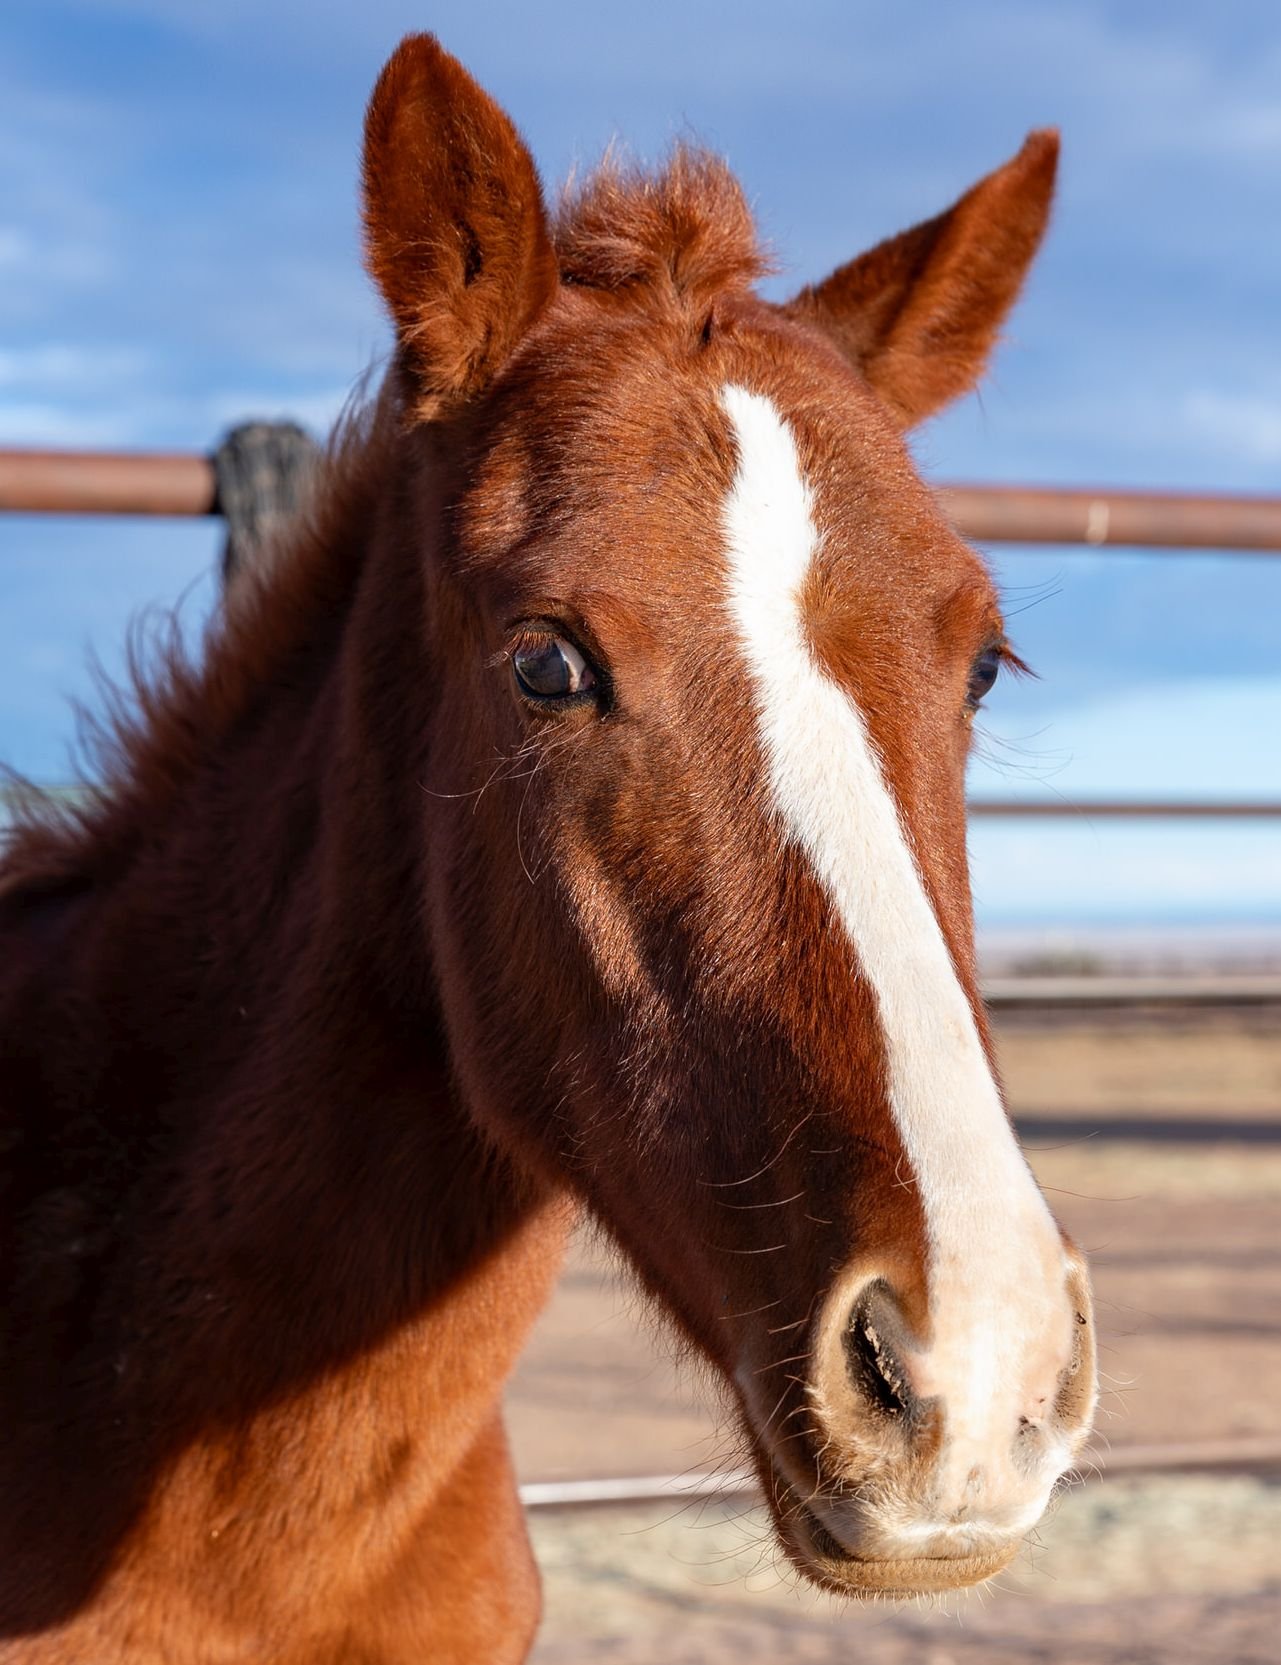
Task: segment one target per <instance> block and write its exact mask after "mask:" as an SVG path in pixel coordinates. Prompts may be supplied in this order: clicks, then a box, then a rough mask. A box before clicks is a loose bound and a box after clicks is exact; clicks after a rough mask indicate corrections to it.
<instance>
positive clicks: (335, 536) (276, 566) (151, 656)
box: [0, 392, 394, 903]
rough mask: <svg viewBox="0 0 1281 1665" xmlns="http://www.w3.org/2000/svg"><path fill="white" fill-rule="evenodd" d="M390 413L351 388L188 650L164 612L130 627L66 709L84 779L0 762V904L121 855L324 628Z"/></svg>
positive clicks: (349, 574) (354, 549)
mask: <svg viewBox="0 0 1281 1665" xmlns="http://www.w3.org/2000/svg"><path fill="white" fill-rule="evenodd" d="M393 434H394V426H393V423H392V420H391V417H390V412H389V411H388V409H387V401H385V400H383V399H380V398H378V397H375V398H373V399H371V400H368V401H365V400H363V399H362V398H360V397H359V392H358V395H357V396H356V397H354V398H353V401H352V403H351V404H350V405H349V406H348V409H347V410H346V411H345V412H344V414H343V416H342V417H341V418H340V419H339V422H338V424H337V425H336V427H335V429H334V432H333V434H332V435H331V437H330V439H329V441H328V444H327V447H326V455H325V459H324V463H323V466H322V467H321V468H320V469H319V470H318V473H317V483H316V486H315V489H314V495H313V497H312V500H311V502H310V503H309V504H308V505H307V506H306V507H305V508H304V509H302V510H301V511H300V512H299V514H298V515H297V517H296V518H295V520H294V521H293V522H292V523H291V525H290V527H289V529H288V531H287V532H285V533H284V534H283V537H284V539H285V547H284V548H283V549H282V550H281V552H280V555H279V557H278V558H277V559H275V560H273V561H272V562H271V563H269V567H270V570H269V571H268V572H267V573H266V575H265V576H263V577H262V578H259V577H258V576H257V575H256V574H254V573H253V572H245V573H242V574H240V575H239V576H238V577H237V579H236V581H235V584H234V586H233V588H232V589H231V591H230V592H229V593H228V594H227V595H226V596H225V597H224V598H223V599H222V601H221V602H220V603H219V605H218V607H217V608H216V609H215V611H214V614H213V616H212V617H211V619H210V621H209V623H208V625H207V626H206V628H205V630H204V632H203V634H202V637H201V639H200V642H199V645H198V647H197V648H196V649H195V650H194V651H193V650H192V649H191V648H190V647H189V646H188V645H187V643H186V642H185V641H184V639H183V634H182V630H181V625H180V621H179V618H178V617H177V615H176V614H174V613H169V612H161V613H159V614H151V615H149V616H148V615H144V616H143V617H142V619H141V620H140V621H139V622H138V623H137V624H135V627H134V628H133V630H132V631H131V634H130V640H129V644H128V652H127V663H126V673H125V676H124V679H123V681H122V682H120V683H116V682H113V681H110V680H109V679H107V678H106V677H105V676H100V677H99V679H98V683H99V692H100V699H101V704H102V711H101V714H99V713H97V712H94V713H89V712H86V711H85V710H84V709H83V708H81V709H80V710H79V711H78V712H77V717H78V724H77V729H78V732H77V747H76V752H77V757H78V759H79V760H80V761H81V762H82V764H83V772H84V774H85V777H86V784H85V786H84V788H83V790H82V791H77V793H76V795H75V797H74V798H73V799H70V800H68V799H66V798H62V797H59V798H54V797H53V796H52V795H50V794H49V793H46V792H42V791H41V790H40V789H39V788H38V787H36V786H34V785H32V784H31V783H30V782H27V781H25V780H23V779H21V777H16V776H14V775H12V774H10V776H9V779H10V783H11V785H12V787H13V789H14V790H13V791H12V794H11V799H10V803H11V813H12V824H11V826H10V827H9V829H8V831H7V832H0V903H3V902H5V901H7V900H10V899H14V898H18V899H20V898H21V897H23V896H39V895H44V894H48V893H49V892H51V891H53V892H60V891H66V890H78V889H81V888H83V887H87V886H88V885H90V884H92V883H94V882H95V881H97V880H99V879H102V878H105V877H107V876H108V875H110V874H111V873H113V872H115V871H118V870H119V869H120V868H121V867H122V866H124V865H125V864H127V862H128V859H129V856H130V854H131V852H132V851H133V850H134V849H136V848H137V846H138V845H139V843H140V842H141V841H142V840H143V839H145V838H146V837H148V835H149V834H150V833H154V830H155V823H156V821H157V819H158V818H160V817H162V816H163V815H164V812H165V810H166V808H167V807H168V806H169V805H170V804H171V803H173V802H174V801H175V800H176V799H177V798H178V797H179V796H180V795H181V792H182V789H183V787H184V785H185V784H186V783H187V782H189V781H190V780H191V779H192V778H193V777H194V776H195V775H196V774H197V772H198V771H199V770H200V768H201V767H202V766H204V765H205V764H207V762H208V759H209V757H210V756H211V755H212V754H213V753H215V752H216V751H217V750H218V748H219V746H220V745H221V744H222V743H223V742H224V741H225V740H227V739H228V738H229V737H231V736H232V735H233V734H234V733H235V732H236V731H237V730H238V729H239V728H240V727H241V725H243V724H245V723H247V722H249V721H250V720H252V714H253V712H254V711H255V709H256V708H257V706H258V703H259V702H260V701H261V699H262V697H263V692H264V690H265V689H268V688H270V687H271V685H272V683H273V682H275V681H278V680H279V679H280V677H281V676H282V674H283V673H285V672H286V671H287V669H288V667H289V666H290V665H291V664H292V663H295V662H296V661H297V660H298V658H299V656H301V655H302V654H304V653H305V652H306V651H307V650H308V649H309V647H311V646H313V645H314V644H315V643H316V641H317V640H318V639H319V638H320V637H321V636H322V635H323V633H324V632H325V631H326V630H328V629H332V628H336V626H337V623H338V621H340V619H341V616H342V612H343V608H344V605H345V602H346V600H347V598H348V596H349V595H350V591H351V586H352V583H353V582H354V580H355V576H356V573H357V571H358V569H359V563H360V555H361V551H362V547H363V537H364V536H365V534H366V533H367V528H368V525H369V523H370V520H371V519H372V516H373V509H374V500H375V497H376V493H377V486H378V481H379V480H380V478H381V475H382V472H383V470H382V466H381V465H382V461H383V459H384V457H385V456H386V454H387V451H388V448H389V444H390V441H391V438H392V437H393Z"/></svg>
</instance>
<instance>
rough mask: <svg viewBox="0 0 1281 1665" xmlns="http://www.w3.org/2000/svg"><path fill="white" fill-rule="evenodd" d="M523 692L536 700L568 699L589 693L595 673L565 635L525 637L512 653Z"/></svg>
mask: <svg viewBox="0 0 1281 1665" xmlns="http://www.w3.org/2000/svg"><path fill="white" fill-rule="evenodd" d="M512 666H513V668H514V669H515V672H516V681H517V682H518V683H519V684H520V687H521V692H522V693H525V694H528V695H529V697H530V698H531V699H536V700H566V699H572V698H573V696H574V695H575V694H586V693H589V692H590V691H591V690H592V689H593V688H595V686H596V673H595V671H593V669H592V667H591V666H590V665H589V664H588V663H587V661H586V659H584V658H583V656H582V654H581V653H580V652H579V651H578V649H577V648H576V647H575V646H574V644H573V643H572V642H567V641H566V640H565V638H564V637H563V636H525V637H522V639H521V641H520V642H519V644H518V645H517V647H516V649H515V651H514V652H513V653H512Z"/></svg>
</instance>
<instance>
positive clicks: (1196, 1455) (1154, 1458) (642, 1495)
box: [520, 1434, 1281, 1509]
mask: <svg viewBox="0 0 1281 1665" xmlns="http://www.w3.org/2000/svg"><path fill="white" fill-rule="evenodd" d="M1277 1468H1281V1437H1277V1436H1273V1435H1267V1434H1264V1435H1261V1436H1257V1437H1256V1436H1242V1437H1240V1438H1237V1439H1226V1440H1180V1441H1170V1442H1169V1443H1168V1444H1167V1443H1164V1442H1162V1443H1160V1444H1152V1445H1131V1446H1118V1447H1115V1448H1114V1449H1113V1450H1112V1451H1111V1452H1110V1453H1109V1454H1108V1455H1107V1456H1106V1457H1105V1456H1103V1455H1101V1454H1093V1455H1089V1456H1086V1457H1083V1458H1082V1459H1081V1460H1080V1463H1079V1464H1078V1472H1079V1474H1080V1477H1081V1479H1082V1480H1086V1481H1094V1480H1106V1479H1108V1478H1109V1477H1110V1476H1112V1475H1121V1474H1170V1473H1177V1472H1187V1471H1193V1472H1195V1471H1198V1470H1199V1471H1215V1470H1217V1471H1227V1472H1230V1473H1243V1472H1244V1473H1251V1472H1258V1471H1263V1472H1270V1471H1271V1470H1273V1469H1277ZM759 1495H760V1482H759V1481H758V1479H757V1477H756V1475H755V1473H754V1472H753V1471H752V1470H751V1469H730V1470H728V1471H727V1472H723V1473H721V1474H638V1475H633V1476H620V1477H619V1478H616V1479H604V1480H528V1481H526V1482H525V1484H524V1485H523V1486H522V1487H521V1488H520V1500H521V1502H522V1503H523V1504H524V1505H525V1507H526V1508H527V1509H566V1508H569V1509H573V1508H584V1507H597V1508H599V1507H600V1506H601V1505H609V1504H615V1505H617V1504H626V1503H681V1502H696V1501H698V1500H700V1499H703V1498H717V1497H727V1498H728V1497H757V1496H759Z"/></svg>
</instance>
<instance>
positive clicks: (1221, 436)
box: [1182, 389, 1281, 463]
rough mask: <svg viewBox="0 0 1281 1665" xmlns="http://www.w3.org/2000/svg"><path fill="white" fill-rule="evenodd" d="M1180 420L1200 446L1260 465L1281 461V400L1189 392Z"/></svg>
mask: <svg viewBox="0 0 1281 1665" xmlns="http://www.w3.org/2000/svg"><path fill="white" fill-rule="evenodd" d="M1182 414H1183V419H1184V421H1185V423H1186V424H1187V426H1188V428H1189V429H1190V430H1191V432H1192V434H1193V435H1194V436H1195V437H1196V438H1197V439H1199V440H1200V441H1201V442H1202V443H1203V444H1206V445H1209V446H1211V447H1213V448H1215V449H1216V450H1219V451H1222V452H1225V453H1228V454H1230V455H1237V456H1239V455H1241V454H1244V455H1245V456H1247V457H1250V458H1252V459H1253V460H1255V461H1258V462H1262V463H1275V462H1281V398H1279V397H1275V396H1274V397H1268V396H1265V395H1262V394H1256V393H1238V392H1216V391H1212V390H1209V389H1205V390H1202V391H1200V392H1195V393H1189V394H1187V395H1186V396H1185V398H1184V400H1183V409H1182Z"/></svg>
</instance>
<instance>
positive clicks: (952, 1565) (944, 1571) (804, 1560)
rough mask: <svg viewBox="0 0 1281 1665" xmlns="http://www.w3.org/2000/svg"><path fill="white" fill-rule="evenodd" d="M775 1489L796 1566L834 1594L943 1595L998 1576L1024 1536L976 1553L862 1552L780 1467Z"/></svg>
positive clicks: (781, 1528) (778, 1520)
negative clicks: (845, 1539)
mask: <svg viewBox="0 0 1281 1665" xmlns="http://www.w3.org/2000/svg"><path fill="white" fill-rule="evenodd" d="M771 1479H772V1485H771V1487H770V1488H769V1495H771V1496H772V1500H773V1501H772V1505H771V1507H772V1511H773V1513H774V1518H775V1525H776V1528H777V1530H778V1534H779V1537H780V1538H781V1539H782V1542H783V1547H784V1549H785V1550H786V1552H787V1555H788V1557H789V1559H790V1560H791V1562H792V1564H793V1566H795V1567H796V1568H797V1570H798V1571H800V1572H802V1573H804V1574H805V1576H806V1577H807V1578H808V1579H810V1581H811V1582H812V1583H814V1584H817V1585H819V1586H820V1587H821V1588H822V1589H825V1590H828V1591H830V1592H831V1593H832V1594H834V1595H841V1596H845V1597H847V1598H849V1597H855V1598H860V1599H863V1600H871V1601H876V1600H880V1601H893V1600H906V1599H907V1598H908V1597H910V1596H925V1595H941V1594H943V1593H945V1592H946V1591H949V1590H963V1589H968V1588H970V1587H972V1586H973V1585H975V1584H982V1583H984V1582H985V1581H986V1580H987V1579H989V1578H994V1577H995V1576H996V1574H997V1573H999V1572H1002V1571H1003V1570H1004V1569H1005V1568H1006V1567H1008V1566H1009V1564H1010V1562H1011V1561H1012V1560H1013V1559H1014V1557H1015V1556H1016V1555H1017V1554H1018V1551H1019V1540H1018V1539H1015V1540H1014V1542H1012V1543H1004V1544H1001V1545H999V1546H997V1547H995V1548H992V1549H987V1550H984V1551H983V1552H982V1553H979V1554H971V1555H916V1556H904V1557H898V1556H894V1557H890V1556H875V1555H867V1556H864V1555H860V1554H858V1553H857V1552H856V1551H853V1550H850V1549H847V1548H846V1547H845V1545H844V1544H842V1543H841V1542H840V1541H839V1540H838V1539H837V1538H836V1537H835V1536H834V1535H833V1534H832V1532H830V1531H829V1530H828V1528H827V1527H826V1526H824V1524H823V1522H822V1521H821V1520H820V1519H819V1518H818V1516H817V1515H816V1514H815V1513H814V1511H813V1510H812V1509H811V1508H810V1507H809V1505H808V1504H807V1503H806V1502H805V1501H804V1500H803V1499H802V1498H800V1497H799V1496H798V1495H797V1494H796V1492H795V1491H794V1490H793V1488H792V1487H791V1486H790V1485H789V1484H788V1482H787V1481H786V1480H785V1479H784V1478H783V1477H782V1476H781V1475H780V1474H779V1473H778V1472H777V1470H774V1471H773V1473H772V1475H771Z"/></svg>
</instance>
